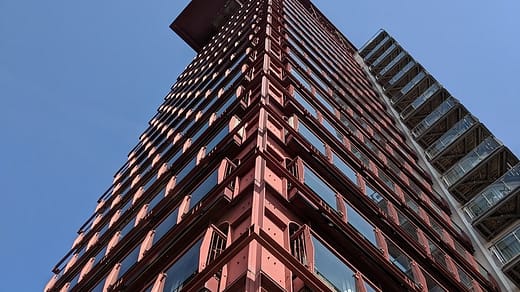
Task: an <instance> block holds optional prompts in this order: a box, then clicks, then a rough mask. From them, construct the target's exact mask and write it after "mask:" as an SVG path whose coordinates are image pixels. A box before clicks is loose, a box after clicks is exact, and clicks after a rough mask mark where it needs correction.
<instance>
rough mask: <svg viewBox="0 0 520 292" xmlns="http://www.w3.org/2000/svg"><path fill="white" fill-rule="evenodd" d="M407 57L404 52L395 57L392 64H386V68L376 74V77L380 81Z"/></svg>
mask: <svg viewBox="0 0 520 292" xmlns="http://www.w3.org/2000/svg"><path fill="white" fill-rule="evenodd" d="M405 56H406V52H405V51H402V52H400V53H399V54H398V55H397V56H395V57H394V58H393V59H392V61H390V63H388V64H386V65H385V67H384V68H383V69H382V70H381V71H380V72H378V73H376V77H377V78H378V79H380V78H381V77H383V76H385V74H386V73H388V72H389V71H390V69H392V68H393V67H394V66H395V65H396V64H397V63H399V62H400V61H401V60H402V59H403V58H404V57H405Z"/></svg>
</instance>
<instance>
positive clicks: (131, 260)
mask: <svg viewBox="0 0 520 292" xmlns="http://www.w3.org/2000/svg"><path fill="white" fill-rule="evenodd" d="M140 249H141V245H137V246H136V247H135V248H134V250H132V252H131V253H129V254H128V255H127V256H126V257H125V259H124V260H123V261H121V267H120V268H119V277H118V278H121V277H122V276H123V275H124V274H125V273H126V272H127V271H128V270H129V269H130V268H131V267H132V266H133V265H134V264H135V263H137V259H138V257H139V251H140Z"/></svg>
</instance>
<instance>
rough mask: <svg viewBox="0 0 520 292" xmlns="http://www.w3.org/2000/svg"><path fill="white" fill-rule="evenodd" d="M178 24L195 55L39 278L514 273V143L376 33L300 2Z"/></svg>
mask: <svg viewBox="0 0 520 292" xmlns="http://www.w3.org/2000/svg"><path fill="white" fill-rule="evenodd" d="M171 28H172V29H173V30H174V31H175V32H176V33H177V34H178V35H179V36H180V37H182V38H183V39H184V40H185V41H186V42H187V43H188V45H190V46H191V47H192V48H193V49H194V50H195V51H197V56H196V57H195V59H194V60H193V61H192V62H191V63H190V64H189V65H188V66H187V68H186V69H185V70H184V72H183V73H182V74H181V75H180V76H179V77H178V79H177V81H176V83H175V84H174V85H173V86H172V88H171V91H170V93H168V95H167V96H166V97H165V100H164V103H163V104H162V105H161V106H160V107H159V109H158V112H157V114H156V115H155V116H154V117H153V118H152V119H151V121H150V126H149V128H148V129H147V130H146V131H145V132H144V133H143V134H142V135H141V137H140V142H139V144H138V145H137V146H136V147H135V148H134V149H133V150H132V151H131V152H130V154H129V156H128V162H127V163H126V164H125V165H124V166H123V167H122V168H121V169H120V170H119V171H118V172H117V173H116V175H115V177H114V182H113V185H112V186H111V187H110V188H109V189H108V190H107V191H106V193H105V194H104V195H103V196H101V198H100V199H99V204H98V207H97V208H96V210H95V211H94V213H93V215H92V217H91V218H89V219H88V220H87V222H86V223H85V224H83V226H82V227H81V228H80V230H79V232H78V236H77V238H76V239H75V240H74V243H73V246H72V249H71V250H70V251H69V252H68V253H67V254H66V255H65V257H64V258H63V259H62V260H60V261H59V263H58V264H57V265H56V267H55V268H54V272H55V275H54V276H53V277H52V278H51V280H50V281H49V283H48V284H47V286H46V287H45V291H154V292H159V291H168V292H171V291H213V292H217V291H270V292H271V291H290V292H293V291H294V292H299V291H345V292H346V291H349V292H350V291H360V292H370V291H424V292H426V291H431V292H435V291H501V290H503V291H508V290H511V289H515V288H514V287H515V286H514V284H513V283H512V282H511V280H512V281H513V282H515V283H517V285H518V283H520V280H519V279H520V276H519V275H520V272H519V271H520V268H519V266H520V265H519V264H518V261H519V258H520V256H519V251H520V241H519V237H518V236H517V235H516V234H517V230H519V229H518V222H517V221H518V214H519V208H520V207H519V204H518V203H517V202H518V186H519V185H520V182H519V181H520V178H519V177H520V174H519V172H518V170H519V168H520V167H519V166H518V158H517V157H516V156H514V155H513V154H512V153H511V151H509V150H508V149H507V148H506V147H504V146H503V145H502V144H501V143H500V142H499V141H498V140H497V139H495V138H494V137H493V135H492V134H491V133H490V132H489V131H488V130H487V128H486V127H485V126H484V125H482V124H481V123H480V122H479V121H478V120H477V119H476V118H475V117H473V116H472V115H471V114H470V113H469V112H468V111H467V109H465V108H464V107H463V106H462V105H461V104H460V103H459V102H458V101H457V100H456V99H455V98H454V97H452V96H451V95H450V94H449V93H448V91H447V90H446V89H444V88H442V86H441V85H440V84H439V83H438V82H437V81H436V80H435V79H434V78H433V77H432V76H431V75H429V74H428V73H427V72H426V71H425V70H424V69H423V68H422V66H421V65H420V64H419V63H417V62H416V61H415V60H414V59H413V58H412V57H411V56H410V55H409V54H408V53H407V52H406V51H405V50H404V49H403V48H402V47H401V46H400V45H399V44H398V43H397V42H396V41H395V40H394V39H393V38H392V37H391V36H389V35H388V34H387V33H386V32H385V31H380V32H378V33H377V34H376V35H375V36H374V37H373V38H372V39H371V40H370V41H369V42H368V43H367V44H366V45H365V46H363V47H362V48H361V49H360V50H358V49H357V48H356V47H355V46H354V45H353V44H351V43H350V42H349V40H348V39H347V38H345V37H344V36H343V35H342V34H341V33H340V32H339V31H338V30H337V29H336V28H335V27H334V25H333V24H331V23H330V22H329V21H328V20H327V18H326V17H325V16H324V15H322V14H321V12H320V11H319V10H318V9H317V8H316V7H315V6H314V5H313V4H312V3H311V2H310V1H307V0H257V1H254V0H193V1H191V3H190V4H189V5H188V6H187V7H186V9H185V10H184V11H183V12H182V13H181V14H180V15H179V16H178V17H177V19H176V20H175V21H174V22H173V23H172V25H171ZM472 225H473V226H472ZM518 233H519V234H520V231H518ZM488 271H489V272H488ZM506 275H507V276H509V278H508V277H506Z"/></svg>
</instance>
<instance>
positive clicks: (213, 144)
mask: <svg viewBox="0 0 520 292" xmlns="http://www.w3.org/2000/svg"><path fill="white" fill-rule="evenodd" d="M227 134H229V127H228V126H225V127H224V128H222V129H221V130H220V131H219V132H218V134H217V135H215V137H213V138H212V139H211V140H210V141H209V142H208V144H207V145H206V153H210V152H211V150H213V149H214V148H215V147H216V146H217V144H218V143H219V142H221V141H222V140H223V139H224V138H225V137H226V135H227Z"/></svg>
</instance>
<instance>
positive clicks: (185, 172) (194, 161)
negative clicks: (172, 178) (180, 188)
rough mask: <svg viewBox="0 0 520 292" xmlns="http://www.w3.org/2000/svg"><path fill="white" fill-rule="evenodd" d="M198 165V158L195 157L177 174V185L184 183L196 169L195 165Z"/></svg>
mask: <svg viewBox="0 0 520 292" xmlns="http://www.w3.org/2000/svg"><path fill="white" fill-rule="evenodd" d="M196 164H197V157H196V156H195V157H193V159H192V160H191V161H190V162H189V163H188V164H187V165H186V166H184V168H183V169H182V170H181V171H180V172H179V173H178V174H177V177H176V179H177V183H179V182H180V181H182V180H183V179H184V178H185V177H186V175H188V173H189V172H190V171H191V170H192V169H193V168H195V165H196Z"/></svg>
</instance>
